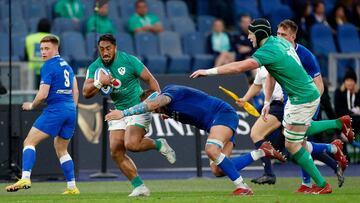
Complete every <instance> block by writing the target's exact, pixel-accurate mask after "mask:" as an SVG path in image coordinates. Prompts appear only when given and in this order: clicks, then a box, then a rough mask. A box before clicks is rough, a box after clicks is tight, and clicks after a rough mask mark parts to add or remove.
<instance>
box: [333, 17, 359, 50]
mask: <svg viewBox="0 0 360 203" xmlns="http://www.w3.org/2000/svg"><path fill="white" fill-rule="evenodd" d="M337 41H338V43H339V48H340V51H341V52H342V53H360V40H359V36H358V32H357V30H356V27H355V26H354V25H352V24H344V25H341V26H339V27H338V30H337Z"/></svg>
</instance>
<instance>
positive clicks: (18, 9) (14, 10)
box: [0, 1, 24, 21]
mask: <svg viewBox="0 0 360 203" xmlns="http://www.w3.org/2000/svg"><path fill="white" fill-rule="evenodd" d="M0 10H1V11H0V14H1V18H0V19H2V20H3V19H8V18H9V4H8V2H7V1H6V3H2V5H1V7H0ZM11 18H12V20H13V21H15V20H19V19H24V15H23V10H22V5H21V3H20V2H13V1H12V3H11Z"/></svg>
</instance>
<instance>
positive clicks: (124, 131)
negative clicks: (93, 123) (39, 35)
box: [83, 34, 176, 196]
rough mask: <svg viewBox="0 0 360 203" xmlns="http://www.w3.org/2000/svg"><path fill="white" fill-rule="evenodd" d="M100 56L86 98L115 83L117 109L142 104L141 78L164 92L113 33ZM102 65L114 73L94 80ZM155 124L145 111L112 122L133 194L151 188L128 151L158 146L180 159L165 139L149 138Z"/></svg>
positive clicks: (115, 150)
mask: <svg viewBox="0 0 360 203" xmlns="http://www.w3.org/2000/svg"><path fill="white" fill-rule="evenodd" d="M98 51H99V54H100V56H99V57H98V58H97V59H96V60H95V61H94V62H93V63H92V64H90V66H89V67H88V70H87V74H86V80H85V83H84V87H83V95H84V97H85V98H91V97H93V96H95V95H96V94H97V93H98V92H99V91H100V89H101V88H102V87H103V86H109V85H111V86H112V87H113V90H112V92H111V94H110V97H111V99H112V100H113V102H114V105H115V108H116V109H117V110H124V109H127V108H130V107H132V106H134V105H136V104H138V103H140V94H141V93H142V91H143V90H142V88H141V87H140V81H139V79H141V80H142V81H144V82H145V83H146V84H148V85H149V87H150V89H151V90H154V91H158V92H160V87H159V84H158V82H157V81H156V80H155V78H154V77H153V75H152V74H151V73H150V71H149V70H148V69H147V68H146V66H145V65H144V64H143V63H142V62H141V61H140V60H139V59H137V58H136V57H135V56H132V55H128V54H126V53H124V52H120V51H117V50H116V40H115V38H114V36H112V35H110V34H105V35H102V36H101V37H100V39H99V41H98ZM98 68H105V69H106V70H108V71H109V72H110V75H105V74H103V75H101V77H99V80H96V79H94V75H95V72H96V70H97V69H98ZM150 123H151V114H150V113H144V114H140V115H134V116H131V117H126V118H123V119H120V120H112V121H109V122H108V124H109V131H110V137H109V140H110V151H111V157H112V159H113V160H114V161H115V162H116V164H117V166H118V167H119V169H120V170H121V172H122V173H123V174H124V175H125V176H126V177H127V178H128V179H129V181H130V182H131V185H132V186H133V187H134V190H133V191H132V193H131V194H130V195H129V196H149V195H150V190H149V189H148V188H147V187H146V186H145V185H144V183H143V181H142V180H141V178H140V176H139V175H138V173H137V169H136V166H135V164H134V162H133V161H132V160H131V158H130V157H129V156H127V155H126V151H132V152H143V151H148V150H151V149H156V150H158V151H159V152H161V153H162V154H163V155H164V156H166V158H167V159H168V161H169V162H170V163H174V162H175V161H176V156H175V152H174V150H173V149H172V148H171V147H170V146H169V145H168V144H167V142H166V140H165V139H157V140H153V139H151V138H149V137H146V136H145V134H146V132H147V131H148V128H149V125H150Z"/></svg>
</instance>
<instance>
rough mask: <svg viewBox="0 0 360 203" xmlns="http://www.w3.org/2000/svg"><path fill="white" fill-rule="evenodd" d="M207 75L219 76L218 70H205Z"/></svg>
mask: <svg viewBox="0 0 360 203" xmlns="http://www.w3.org/2000/svg"><path fill="white" fill-rule="evenodd" d="M205 72H206V74H207V75H217V74H218V69H217V68H210V69H207V70H205Z"/></svg>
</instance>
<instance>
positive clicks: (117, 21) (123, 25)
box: [110, 17, 128, 32]
mask: <svg viewBox="0 0 360 203" xmlns="http://www.w3.org/2000/svg"><path fill="white" fill-rule="evenodd" d="M110 20H111V22H112V24H113V25H114V26H115V28H116V31H117V32H127V31H128V28H127V25H128V22H127V21H125V20H123V19H121V18H119V17H117V18H111V19H110Z"/></svg>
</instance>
